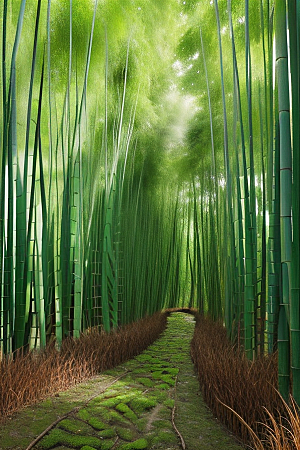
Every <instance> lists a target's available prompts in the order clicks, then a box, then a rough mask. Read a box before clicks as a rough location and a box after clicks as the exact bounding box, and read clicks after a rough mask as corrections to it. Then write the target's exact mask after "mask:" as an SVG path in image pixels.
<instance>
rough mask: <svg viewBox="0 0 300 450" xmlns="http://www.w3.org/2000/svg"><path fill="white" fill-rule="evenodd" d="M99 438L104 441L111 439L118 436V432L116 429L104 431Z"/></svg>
mask: <svg viewBox="0 0 300 450" xmlns="http://www.w3.org/2000/svg"><path fill="white" fill-rule="evenodd" d="M98 436H100V438H102V439H110V438H113V437H115V436H116V431H115V430H114V428H107V429H106V430H102V431H100V432H99V433H98Z"/></svg>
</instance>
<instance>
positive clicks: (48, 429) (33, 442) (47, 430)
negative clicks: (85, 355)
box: [26, 371, 130, 450]
mask: <svg viewBox="0 0 300 450" xmlns="http://www.w3.org/2000/svg"><path fill="white" fill-rule="evenodd" d="M129 372H130V371H126V372H124V373H123V374H122V375H120V376H118V377H117V378H115V379H114V380H113V381H112V382H111V383H109V384H108V385H107V386H105V388H103V389H101V391H100V392H97V394H95V395H93V396H92V397H90V398H89V399H88V400H87V401H86V402H85V403H84V404H83V405H81V406H76V407H75V408H73V409H71V411H69V412H67V413H66V414H64V415H63V416H61V417H59V418H58V419H56V420H55V421H54V422H52V423H51V424H50V425H49V426H48V427H47V428H46V429H45V430H44V431H42V433H41V434H39V435H38V436H37V437H36V438H35V439H34V441H32V442H31V443H30V444H29V445H28V447H27V448H26V450H31V449H32V448H33V447H34V446H35V445H36V444H37V443H38V442H39V441H40V440H41V439H42V438H43V437H44V436H45V435H46V434H47V433H48V432H49V431H50V430H52V428H54V427H55V426H56V425H57V424H58V423H59V422H61V421H62V420H64V419H66V418H67V417H69V416H70V415H71V414H74V413H76V412H78V411H79V410H80V409H81V408H84V407H85V406H86V405H87V404H88V403H89V402H90V401H91V400H93V399H94V398H95V397H98V395H100V394H103V392H105V391H106V389H108V388H109V387H110V386H112V385H113V384H114V383H116V382H117V381H118V380H120V378H123V377H125V375H127V374H128V373H129Z"/></svg>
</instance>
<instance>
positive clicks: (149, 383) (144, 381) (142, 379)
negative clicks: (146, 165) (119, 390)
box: [136, 377, 154, 387]
mask: <svg viewBox="0 0 300 450" xmlns="http://www.w3.org/2000/svg"><path fill="white" fill-rule="evenodd" d="M136 381H137V382H138V383H141V384H142V385H143V386H146V387H153V386H154V382H153V381H152V380H150V378H147V377H140V378H137V379H136Z"/></svg>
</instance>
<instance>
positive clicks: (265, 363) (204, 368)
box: [191, 314, 283, 442]
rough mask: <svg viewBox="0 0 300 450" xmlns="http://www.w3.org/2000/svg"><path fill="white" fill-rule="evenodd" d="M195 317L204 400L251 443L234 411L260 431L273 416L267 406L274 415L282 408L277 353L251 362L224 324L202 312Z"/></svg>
mask: <svg viewBox="0 0 300 450" xmlns="http://www.w3.org/2000/svg"><path fill="white" fill-rule="evenodd" d="M195 318H196V326H195V333H194V336H193V339H192V342H191V355H192V359H193V362H194V365H195V369H196V372H197V375H198V378H199V383H200V389H201V391H202V394H203V397H204V400H205V402H206V403H207V404H208V406H209V407H210V408H211V410H212V411H213V413H214V415H215V416H216V417H217V418H218V419H219V420H220V421H221V422H222V423H223V424H225V425H226V427H227V428H228V429H229V430H231V431H232V432H233V433H234V434H235V435H236V436H238V437H240V438H241V439H242V440H243V441H244V442H249V441H250V440H251V435H250V434H249V430H248V428H247V426H245V425H244V424H243V423H242V421H241V420H240V419H239V418H238V416H237V415H236V414H235V413H237V414H238V415H239V416H241V417H242V419H244V421H245V422H246V423H247V424H248V426H249V427H251V428H252V429H253V430H254V431H255V432H257V433H258V434H260V433H261V430H262V426H261V425H260V423H264V424H267V423H268V422H269V419H270V417H269V416H268V414H266V409H267V410H268V411H269V412H272V414H273V415H274V416H278V414H279V412H280V411H283V405H282V401H281V399H280V397H279V395H278V393H277V391H276V389H277V355H276V354H272V355H266V356H260V357H258V358H257V359H255V360H254V361H250V360H249V359H247V357H246V356H245V354H244V353H243V352H242V351H241V350H239V349H237V348H236V347H234V346H233V345H232V343H231V342H230V340H229V339H228V337H227V332H226V329H225V327H224V326H223V325H222V324H221V323H216V322H213V321H212V320H210V319H209V318H204V317H202V316H201V315H199V314H195ZM225 405H227V407H226V406H225ZM228 407H229V408H231V409H232V410H233V411H235V413H234V412H233V411H231V410H230V409H229V408H228Z"/></svg>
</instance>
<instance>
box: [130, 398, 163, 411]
mask: <svg viewBox="0 0 300 450" xmlns="http://www.w3.org/2000/svg"><path fill="white" fill-rule="evenodd" d="M156 404H157V400H156V399H154V398H148V397H146V396H145V397H141V396H139V397H135V398H134V399H132V400H131V401H130V403H129V405H130V407H131V408H132V409H133V411H134V412H135V413H136V414H141V413H142V412H144V411H146V410H148V409H151V408H153V407H154V406H156Z"/></svg>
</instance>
